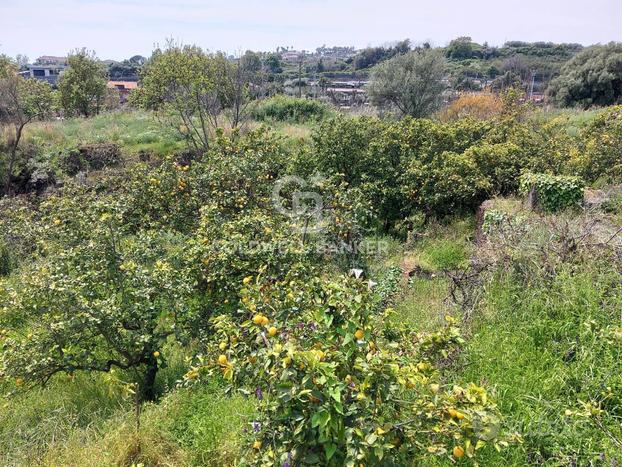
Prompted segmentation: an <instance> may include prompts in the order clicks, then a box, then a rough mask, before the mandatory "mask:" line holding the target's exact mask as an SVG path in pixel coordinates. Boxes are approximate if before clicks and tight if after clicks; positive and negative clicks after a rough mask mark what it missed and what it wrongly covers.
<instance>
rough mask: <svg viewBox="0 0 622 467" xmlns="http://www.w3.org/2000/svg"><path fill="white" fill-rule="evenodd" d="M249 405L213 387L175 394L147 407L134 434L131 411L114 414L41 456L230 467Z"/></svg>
mask: <svg viewBox="0 0 622 467" xmlns="http://www.w3.org/2000/svg"><path fill="white" fill-rule="evenodd" d="M253 413H254V404H253V401H252V399H247V398H245V397H243V396H241V395H233V396H226V395H224V394H223V390H222V388H220V387H217V386H199V387H197V388H195V389H180V390H177V391H175V392H173V393H171V394H170V395H168V396H166V397H165V398H164V399H163V400H162V401H160V402H159V403H158V404H147V405H145V406H144V407H143V411H142V414H141V427H140V430H139V431H138V432H137V430H136V418H135V415H134V413H133V412H132V411H131V410H126V411H122V412H119V413H117V414H116V415H115V416H114V417H111V418H110V419H108V420H107V421H106V423H105V424H104V425H103V427H102V428H101V429H93V428H92V427H86V428H83V429H81V430H76V431H74V432H72V433H71V436H69V437H68V438H67V439H65V440H63V442H61V443H58V444H57V445H56V446H54V447H53V448H52V449H50V451H49V452H48V453H47V454H46V456H45V458H44V463H45V464H46V465H73V466H103V465H110V466H117V465H122V466H128V467H129V466H131V465H138V464H143V465H145V466H156V465H161V466H181V465H184V466H186V465H219V466H229V465H236V464H237V461H238V459H239V454H240V452H241V451H242V450H243V449H244V448H245V447H246V446H245V443H246V442H247V440H248V439H250V438H247V435H246V433H245V430H246V429H248V428H249V426H250V422H251V421H252V415H253Z"/></svg>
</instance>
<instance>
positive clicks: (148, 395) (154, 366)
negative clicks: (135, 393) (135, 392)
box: [141, 357, 158, 401]
mask: <svg viewBox="0 0 622 467" xmlns="http://www.w3.org/2000/svg"><path fill="white" fill-rule="evenodd" d="M157 374H158V361H157V360H156V358H155V357H149V358H148V359H147V368H146V370H145V375H144V381H143V385H142V390H141V393H142V394H141V399H142V400H143V401H154V400H155V399H156V391H155V381H156V375H157Z"/></svg>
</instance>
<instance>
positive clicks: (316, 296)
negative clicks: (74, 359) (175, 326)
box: [185, 273, 504, 465]
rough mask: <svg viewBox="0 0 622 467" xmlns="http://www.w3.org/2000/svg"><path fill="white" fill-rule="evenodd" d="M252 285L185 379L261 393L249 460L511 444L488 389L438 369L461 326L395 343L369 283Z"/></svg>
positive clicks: (326, 458)
mask: <svg viewBox="0 0 622 467" xmlns="http://www.w3.org/2000/svg"><path fill="white" fill-rule="evenodd" d="M243 285H244V288H243V289H242V291H241V294H242V300H241V302H242V303H241V305H242V307H241V309H240V310H239V312H238V313H237V314H236V315H233V316H232V315H221V316H218V317H216V318H214V319H213V321H212V323H213V331H212V332H211V333H210V338H209V341H208V343H207V349H206V352H205V353H204V354H203V356H202V357H201V358H200V359H199V360H198V362H197V365H196V366H194V367H193V368H191V369H190V371H189V372H188V373H187V374H186V377H185V379H186V381H187V382H188V383H189V384H190V383H192V382H194V381H196V380H200V379H203V378H209V377H210V375H214V374H219V375H222V377H223V378H224V380H225V381H228V382H230V384H231V385H232V387H233V388H238V389H240V390H242V391H244V392H247V393H249V394H254V395H255V397H256V398H257V400H258V404H259V410H258V412H259V413H258V415H257V417H258V418H257V419H256V420H255V421H254V422H253V424H252V427H253V431H252V432H251V433H250V434H249V438H250V439H249V444H248V448H247V449H246V451H245V454H244V460H245V461H246V462H248V463H252V464H257V465H266V464H282V463H289V464H290V465H294V464H297V463H298V462H300V461H302V460H304V462H305V463H310V464H320V465H352V464H353V463H355V462H356V463H361V462H365V463H366V464H367V463H368V464H372V465H376V464H379V463H388V464H391V463H392V462H397V463H398V464H399V463H400V460H401V461H403V460H405V459H409V460H413V459H416V460H420V461H421V460H423V459H426V458H427V459H429V458H431V457H434V456H447V455H453V457H454V458H460V457H462V456H463V455H465V453H466V455H467V456H469V457H473V456H476V453H475V447H476V446H477V447H478V449H479V448H482V447H484V446H485V445H487V444H494V445H496V446H497V447H499V448H500V447H501V446H503V444H504V442H503V441H502V439H501V437H500V435H499V421H498V419H497V418H496V415H495V409H494V405H493V404H491V403H490V401H489V400H488V399H487V396H486V392H485V390H484V389H483V388H479V387H477V386H475V385H470V386H468V387H467V388H461V387H458V386H453V387H443V386H442V385H441V383H440V375H439V372H438V371H437V369H436V368H435V364H436V362H438V361H439V359H442V358H443V356H446V355H448V353H450V352H452V350H455V349H456V348H457V347H458V346H459V345H460V343H461V341H462V340H461V337H460V333H459V329H458V328H457V326H456V325H455V323H454V322H453V321H452V320H451V319H449V320H448V323H447V326H446V327H445V328H444V329H442V330H440V331H438V332H437V333H433V334H429V335H426V334H416V335H408V336H402V337H403V338H402V339H400V340H399V341H394V342H393V341H386V340H385V339H384V338H383V336H382V330H383V326H382V316H383V315H382V314H380V313H381V309H378V306H379V302H378V299H379V298H380V297H378V296H376V295H375V294H372V293H370V292H369V290H368V285H367V283H365V282H363V281H359V280H356V279H353V278H349V279H347V278H337V279H333V280H331V279H329V278H321V277H319V276H314V277H311V278H309V277H305V278H301V277H299V276H298V275H297V274H295V273H294V274H292V275H290V276H289V277H287V278H285V279H284V280H282V281H278V282H273V281H271V280H266V279H264V278H263V277H262V274H259V275H257V276H249V277H247V278H245V279H244V280H243ZM431 433H434V434H431ZM452 453H453V454H452Z"/></svg>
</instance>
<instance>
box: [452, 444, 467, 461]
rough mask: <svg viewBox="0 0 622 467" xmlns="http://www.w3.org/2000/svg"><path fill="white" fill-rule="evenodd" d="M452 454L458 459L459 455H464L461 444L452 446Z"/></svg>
mask: <svg viewBox="0 0 622 467" xmlns="http://www.w3.org/2000/svg"><path fill="white" fill-rule="evenodd" d="M453 454H454V457H455V458H457V459H460V458H461V457H464V449H463V448H462V446H456V447H454V452H453Z"/></svg>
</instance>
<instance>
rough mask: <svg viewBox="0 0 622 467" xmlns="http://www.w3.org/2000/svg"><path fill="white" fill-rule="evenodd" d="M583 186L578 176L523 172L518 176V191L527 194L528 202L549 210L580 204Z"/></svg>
mask: <svg viewBox="0 0 622 467" xmlns="http://www.w3.org/2000/svg"><path fill="white" fill-rule="evenodd" d="M584 186H585V185H584V183H583V180H581V179H580V178H579V177H571V176H564V175H549V174H532V173H525V174H524V175H522V176H521V178H520V191H521V193H522V194H524V195H529V197H530V204H531V205H532V206H534V207H541V208H542V209H544V210H545V211H551V212H555V211H559V210H562V209H565V208H569V207H572V206H578V205H580V204H581V202H582V201H583V188H584Z"/></svg>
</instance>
